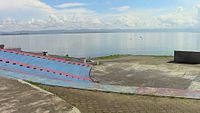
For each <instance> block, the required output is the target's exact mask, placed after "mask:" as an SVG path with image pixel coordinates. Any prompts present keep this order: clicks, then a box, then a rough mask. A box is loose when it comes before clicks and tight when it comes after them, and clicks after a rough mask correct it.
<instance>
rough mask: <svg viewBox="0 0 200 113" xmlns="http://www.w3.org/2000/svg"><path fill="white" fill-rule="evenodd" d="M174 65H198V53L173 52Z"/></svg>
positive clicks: (199, 57) (199, 54)
mask: <svg viewBox="0 0 200 113" xmlns="http://www.w3.org/2000/svg"><path fill="white" fill-rule="evenodd" d="M174 61H175V62H176V63H189V64H200V52H192V51H174Z"/></svg>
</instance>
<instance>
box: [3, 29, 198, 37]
mask: <svg viewBox="0 0 200 113" xmlns="http://www.w3.org/2000/svg"><path fill="white" fill-rule="evenodd" d="M137 32H141V33H143V32H148V33H155V32H194V33H200V30H199V29H79V30H41V31H13V32H0V35H2V36H3V35H42V34H82V33H137Z"/></svg>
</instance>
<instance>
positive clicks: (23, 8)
mask: <svg viewBox="0 0 200 113" xmlns="http://www.w3.org/2000/svg"><path fill="white" fill-rule="evenodd" d="M12 2H13V0H5V1H4V0H0V31H3V30H41V29H76V28H78V29H80V28H184V27H195V26H197V25H198V24H200V4H198V5H196V8H195V9H192V10H191V11H187V10H184V8H183V7H182V6H179V7H177V9H176V10H174V11H172V12H169V11H168V12H165V13H160V14H157V15H153V14H152V13H149V12H148V11H147V12H144V11H131V10H129V9H130V7H129V6H122V7H118V8H114V9H115V10H117V11H120V13H117V14H109V13H108V14H98V13H95V12H94V11H92V10H88V9H86V8H81V7H78V8H77V6H82V5H80V4H78V3H77V4H71V5H70V4H68V5H67V4H65V5H63V6H61V7H62V8H58V9H55V8H53V7H51V6H49V5H47V4H45V3H43V2H41V1H40V0H15V3H14V4H13V3H12ZM74 7H76V8H74ZM128 10H129V11H128ZM153 12H155V11H153Z"/></svg>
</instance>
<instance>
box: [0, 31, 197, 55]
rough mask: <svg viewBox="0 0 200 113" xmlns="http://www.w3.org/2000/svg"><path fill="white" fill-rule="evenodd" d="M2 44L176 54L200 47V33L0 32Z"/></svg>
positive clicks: (77, 50) (55, 50)
mask: <svg viewBox="0 0 200 113" xmlns="http://www.w3.org/2000/svg"><path fill="white" fill-rule="evenodd" d="M0 44H5V45H6V46H7V47H17V48H22V50H25V51H35V52H38V51H48V52H49V53H51V54H58V55H65V54H69V55H70V56H74V57H94V56H104V55H111V54H133V55H173V51H174V50H192V51H200V33H189V32H184V33H180V32H179V33H176V32H172V33H171V32H162V33H158V32H153V33H149V32H146V33H145V32H142V33H86V34H47V35H12V36H0Z"/></svg>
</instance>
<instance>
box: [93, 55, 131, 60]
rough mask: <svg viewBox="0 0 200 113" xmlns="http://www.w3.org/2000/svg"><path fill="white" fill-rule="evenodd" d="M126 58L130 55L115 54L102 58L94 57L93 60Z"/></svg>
mask: <svg viewBox="0 0 200 113" xmlns="http://www.w3.org/2000/svg"><path fill="white" fill-rule="evenodd" d="M126 56H130V55H128V54H127V55H122V54H121V55H120V54H116V55H109V56H102V57H95V58H94V59H96V60H106V59H115V58H121V57H126Z"/></svg>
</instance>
